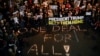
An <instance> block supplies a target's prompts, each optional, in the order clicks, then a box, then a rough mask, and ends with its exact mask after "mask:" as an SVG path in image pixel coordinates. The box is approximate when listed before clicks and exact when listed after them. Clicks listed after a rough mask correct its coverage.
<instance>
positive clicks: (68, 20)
mask: <svg viewBox="0 0 100 56" xmlns="http://www.w3.org/2000/svg"><path fill="white" fill-rule="evenodd" d="M83 20H84V16H71V17H59V18H58V17H53V18H49V21H48V24H49V25H58V24H61V25H68V24H80V23H83ZM57 22H58V23H57Z"/></svg>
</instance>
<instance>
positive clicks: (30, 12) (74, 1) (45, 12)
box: [0, 0, 100, 53]
mask: <svg viewBox="0 0 100 56" xmlns="http://www.w3.org/2000/svg"><path fill="white" fill-rule="evenodd" d="M66 16H85V18H84V22H85V23H87V24H89V25H91V26H92V27H93V28H94V29H95V30H98V29H99V28H100V2H98V0H66V2H63V3H60V2H58V1H57V0H52V1H51V0H50V1H49V0H43V1H42V3H40V2H39V1H38V0H23V1H21V2H18V1H12V0H9V1H4V0H0V41H2V42H3V44H2V45H1V44H0V46H1V47H3V48H4V47H6V46H5V45H7V44H12V43H13V44H15V45H12V46H14V47H18V46H19V44H17V42H18V43H19V42H20V41H21V40H22V39H21V38H18V35H20V34H21V31H19V29H27V30H29V29H30V28H32V27H34V28H36V27H38V26H46V25H48V18H49V17H66ZM8 46H9V45H8ZM10 46H11V45H10ZM13 49H14V50H17V49H18V48H13ZM9 51H11V49H9ZM15 53H16V51H15ZM19 53H20V51H19Z"/></svg>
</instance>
